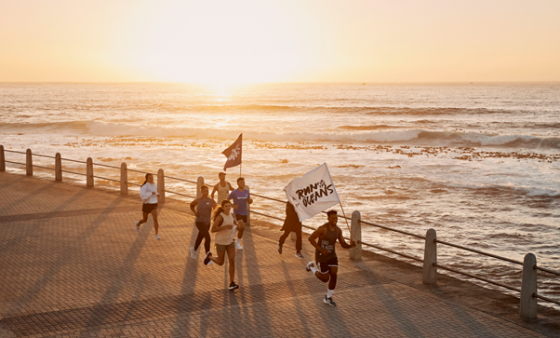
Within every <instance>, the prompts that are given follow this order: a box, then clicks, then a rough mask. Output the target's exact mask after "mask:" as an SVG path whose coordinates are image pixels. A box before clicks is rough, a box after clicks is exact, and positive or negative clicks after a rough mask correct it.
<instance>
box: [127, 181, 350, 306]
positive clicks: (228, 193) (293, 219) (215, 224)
mask: <svg viewBox="0 0 560 338" xmlns="http://www.w3.org/2000/svg"><path fill="white" fill-rule="evenodd" d="M218 177H219V179H220V182H218V183H217V184H216V185H215V186H214V189H213V190H212V194H211V195H210V194H209V188H208V186H207V185H202V186H201V187H200V193H201V195H202V196H201V197H199V198H196V199H195V200H193V201H192V202H191V203H190V209H191V211H192V212H193V214H194V215H195V216H196V219H195V226H196V228H197V229H198V235H197V238H196V240H195V244H194V247H191V248H190V253H191V258H193V259H196V258H197V251H198V249H199V248H200V245H201V244H202V241H203V240H204V252H205V257H204V264H205V265H212V264H214V263H215V264H217V265H220V266H221V265H223V264H224V263H225V258H226V254H227V259H228V263H229V279H230V284H229V290H231V291H233V290H235V289H238V288H239V285H237V284H236V283H235V253H236V250H243V247H242V246H241V239H242V238H243V232H244V230H245V226H246V224H247V214H248V208H247V206H248V205H249V204H251V203H253V200H252V199H251V193H250V191H249V190H248V189H245V179H244V178H243V177H239V178H238V179H237V189H234V188H233V187H232V185H231V184H230V183H229V182H228V181H226V174H225V173H224V172H221V173H220V174H219V175H218ZM216 192H217V193H218V202H217V203H216V201H215V200H214V195H215V193H216ZM157 196H158V192H157V185H156V184H155V183H154V177H153V175H152V174H146V180H145V182H144V184H142V186H141V188H140V198H141V199H142V203H143V204H142V215H143V218H142V219H141V220H139V221H137V222H136V231H140V225H142V224H143V223H146V221H147V220H148V217H149V215H150V214H151V215H152V218H153V221H154V230H155V239H156V240H159V239H160V236H159V233H158V230H159V224H158V220H157V206H158V205H157V201H158V199H157ZM212 211H214V212H213V213H212ZM327 216H328V222H327V223H325V224H323V225H322V226H320V227H319V228H317V230H315V231H314V232H313V233H312V234H311V236H310V237H309V242H310V243H311V245H313V247H314V248H315V261H310V262H309V263H308V264H307V266H306V267H305V269H306V270H307V271H309V272H313V274H314V275H315V276H316V277H317V278H318V279H319V280H320V281H322V282H324V283H328V289H327V295H326V296H325V298H324V300H323V301H324V302H325V303H327V304H329V305H330V306H336V303H335V302H334V300H333V298H332V295H333V293H334V289H335V287H336V282H337V274H338V258H337V255H336V251H335V244H336V241H337V240H338V241H339V242H340V245H341V246H342V247H343V248H346V249H349V248H353V247H355V246H356V245H355V243H354V242H353V241H352V242H351V243H350V244H348V243H346V241H345V240H344V237H343V236H342V230H341V229H340V228H339V227H338V226H337V222H338V214H337V212H336V211H335V210H331V211H328V212H327ZM281 230H282V231H284V233H283V234H282V236H280V239H279V241H278V245H277V250H278V253H279V254H282V247H283V245H284V242H285V240H286V238H287V237H288V235H289V234H290V233H291V232H294V233H295V234H296V257H297V258H299V259H303V258H304V257H303V254H302V252H301V250H302V224H301V222H300V221H299V217H298V215H297V212H296V210H295V208H294V206H293V205H292V204H291V203H289V202H287V203H286V218H285V220H284V224H283V226H282V229H281ZM210 232H212V233H215V237H214V242H215V246H216V252H217V257H215V256H214V255H213V254H212V252H211V250H210V242H211V237H210Z"/></svg>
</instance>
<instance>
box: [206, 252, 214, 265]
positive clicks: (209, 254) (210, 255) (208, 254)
mask: <svg viewBox="0 0 560 338" xmlns="http://www.w3.org/2000/svg"><path fill="white" fill-rule="evenodd" d="M210 257H212V253H211V252H210V251H208V253H207V254H206V258H204V265H208V263H209V262H212V260H211V259H210Z"/></svg>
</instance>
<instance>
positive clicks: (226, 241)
mask: <svg viewBox="0 0 560 338" xmlns="http://www.w3.org/2000/svg"><path fill="white" fill-rule="evenodd" d="M231 209H232V205H231V202H230V201H229V200H223V201H222V205H221V206H220V207H218V208H217V209H216V212H215V213H214V224H212V230H211V231H212V232H215V233H216V237H215V238H214V242H215V243H216V251H218V257H217V258H216V257H212V253H211V252H208V253H207V254H206V258H205V259H204V264H209V263H210V262H214V263H216V264H218V265H220V266H222V265H224V262H225V255H226V253H227V256H228V262H229V281H230V284H229V289H230V290H231V291H233V290H235V289H239V285H237V284H235V244H234V242H233V240H234V238H235V230H236V228H237V227H238V226H239V229H240V230H243V223H240V224H239V225H238V224H237V221H236V220H235V218H234V217H233V213H232V212H231Z"/></svg>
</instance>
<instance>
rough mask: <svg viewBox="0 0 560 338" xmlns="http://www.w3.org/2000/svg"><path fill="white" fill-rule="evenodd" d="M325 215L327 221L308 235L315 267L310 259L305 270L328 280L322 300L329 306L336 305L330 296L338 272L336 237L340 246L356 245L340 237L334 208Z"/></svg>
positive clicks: (324, 280)
mask: <svg viewBox="0 0 560 338" xmlns="http://www.w3.org/2000/svg"><path fill="white" fill-rule="evenodd" d="M327 216H328V220H329V221H328V222H327V223H325V224H323V225H321V226H320V227H319V228H317V230H315V231H314V232H313V233H312V234H311V236H309V242H311V244H312V245H313V246H314V247H315V261H316V262H317V268H316V267H315V263H313V261H311V262H309V263H308V264H307V266H306V267H305V270H307V271H313V273H314V274H315V276H316V277H317V278H319V280H320V281H322V282H324V283H326V282H329V286H328V290H327V295H326V296H325V299H323V301H324V302H325V303H327V304H329V305H330V306H336V303H335V302H334V300H333V298H332V295H333V293H334V288H335V287H336V278H337V273H338V258H337V256H336V251H335V244H336V240H337V239H338V242H339V243H340V246H342V247H343V248H345V249H350V248H354V247H356V243H354V241H352V243H350V244H348V243H346V241H345V240H344V237H342V230H340V228H339V227H337V226H336V223H337V222H338V215H337V213H336V211H335V210H331V211H329V212H327ZM316 239H318V242H317V241H315V240H316Z"/></svg>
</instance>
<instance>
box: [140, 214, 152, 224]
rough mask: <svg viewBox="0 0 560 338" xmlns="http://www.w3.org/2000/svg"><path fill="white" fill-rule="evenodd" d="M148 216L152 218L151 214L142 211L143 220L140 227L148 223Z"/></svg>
mask: <svg viewBox="0 0 560 338" xmlns="http://www.w3.org/2000/svg"><path fill="white" fill-rule="evenodd" d="M148 216H150V214H148V213H145V212H143V211H142V217H143V218H142V219H141V220H139V221H138V225H140V224H144V223H146V222H147V221H148Z"/></svg>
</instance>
